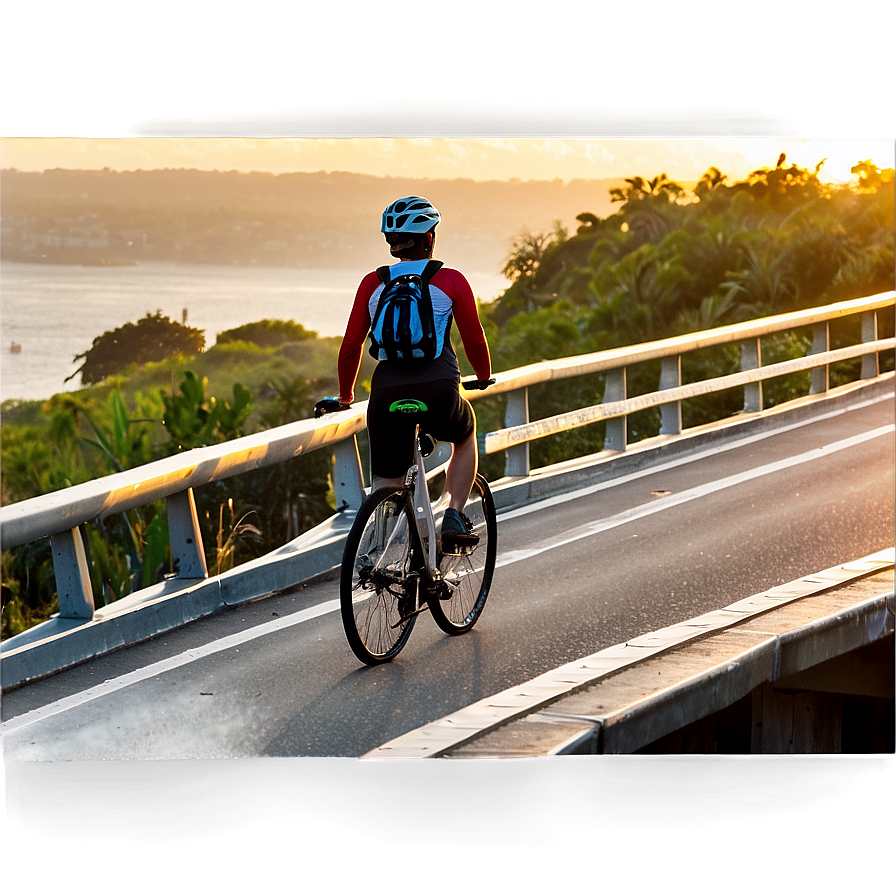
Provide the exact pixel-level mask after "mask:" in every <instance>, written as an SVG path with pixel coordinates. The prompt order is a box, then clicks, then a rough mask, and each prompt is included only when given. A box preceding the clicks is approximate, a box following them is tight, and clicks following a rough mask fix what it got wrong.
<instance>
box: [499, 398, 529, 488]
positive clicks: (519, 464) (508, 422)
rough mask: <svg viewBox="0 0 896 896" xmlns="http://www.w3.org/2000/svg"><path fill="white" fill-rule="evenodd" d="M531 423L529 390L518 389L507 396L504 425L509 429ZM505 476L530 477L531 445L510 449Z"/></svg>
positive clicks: (524, 444) (507, 455) (505, 459)
mask: <svg viewBox="0 0 896 896" xmlns="http://www.w3.org/2000/svg"><path fill="white" fill-rule="evenodd" d="M528 422H529V390H528V388H522V389H517V390H516V391H514V392H509V393H508V394H507V407H506V409H505V411H504V425H505V426H506V427H507V428H508V429H509V428H510V427H513V426H523V425H524V424H526V423H528ZM504 475H505V476H528V475H529V443H528V442H522V443H521V444H519V445H514V446H512V447H511V448H508V449H507V451H506V452H505V454H504Z"/></svg>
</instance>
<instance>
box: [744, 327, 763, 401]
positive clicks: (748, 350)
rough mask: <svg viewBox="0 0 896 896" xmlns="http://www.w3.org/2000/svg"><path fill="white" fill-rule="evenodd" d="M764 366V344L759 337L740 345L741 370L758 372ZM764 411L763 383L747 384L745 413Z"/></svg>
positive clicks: (745, 387)
mask: <svg viewBox="0 0 896 896" xmlns="http://www.w3.org/2000/svg"><path fill="white" fill-rule="evenodd" d="M761 366H762V344H761V343H760V341H759V339H758V337H757V338H756V339H747V340H745V341H744V342H741V344H740V369H741V370H758V369H759V368H760V367H761ZM761 410H762V383H761V382H759V383H747V385H746V386H744V411H745V412H747V413H752V412H754V411H761Z"/></svg>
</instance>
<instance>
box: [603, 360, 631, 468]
mask: <svg viewBox="0 0 896 896" xmlns="http://www.w3.org/2000/svg"><path fill="white" fill-rule="evenodd" d="M627 397H628V395H627V379H626V369H625V368H624V367H620V368H619V369H618V370H611V371H609V372H608V373H607V378H606V381H605V382H604V400H603V403H604V404H607V403H608V402H611V401H625V399H626V398H627ZM627 445H628V417H613V418H611V419H610V420H607V431H606V435H605V436H604V448H606V449H607V450H609V451H625V449H626V446H627Z"/></svg>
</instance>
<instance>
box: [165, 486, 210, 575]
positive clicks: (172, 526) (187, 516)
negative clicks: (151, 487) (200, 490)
mask: <svg viewBox="0 0 896 896" xmlns="http://www.w3.org/2000/svg"><path fill="white" fill-rule="evenodd" d="M165 503H166V506H167V508H168V543H169V544H170V545H171V563H172V564H173V566H174V568H175V569H176V570H177V577H178V578H179V579H205V578H207V577H208V568H207V566H206V564H205V551H204V549H203V547H202V533H201V532H200V531H199V517H198V516H197V514H196V499H195V498H194V497H193V489H191V488H188V489H187V490H186V491H184V492H178V493H177V494H175V495H169V496H168V497H167V498H166V499H165Z"/></svg>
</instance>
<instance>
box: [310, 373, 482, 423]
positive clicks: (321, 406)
mask: <svg viewBox="0 0 896 896" xmlns="http://www.w3.org/2000/svg"><path fill="white" fill-rule="evenodd" d="M494 383H495V378H494V377H492V378H491V379H487V380H461V383H460V384H461V385H462V386H463V387H464V389H466V390H468V391H472V390H476V389H480V390H481V389H487V388H488V387H489V386H492V385H494ZM349 407H350V405H346V404H342V403H341V402H340V401H339V399H338V398H333V397H328V398H322V399H321V400H320V401H319V402H318V403H317V404H316V405H315V406H314V416H315V417H323V415H324V414H332V413H334V412H335V411H346V410H348V409H349Z"/></svg>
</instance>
